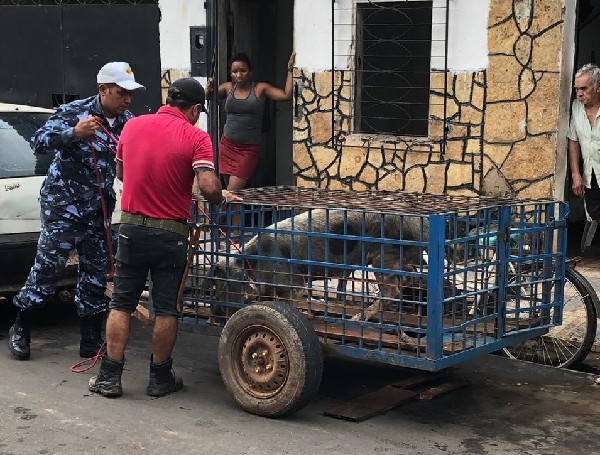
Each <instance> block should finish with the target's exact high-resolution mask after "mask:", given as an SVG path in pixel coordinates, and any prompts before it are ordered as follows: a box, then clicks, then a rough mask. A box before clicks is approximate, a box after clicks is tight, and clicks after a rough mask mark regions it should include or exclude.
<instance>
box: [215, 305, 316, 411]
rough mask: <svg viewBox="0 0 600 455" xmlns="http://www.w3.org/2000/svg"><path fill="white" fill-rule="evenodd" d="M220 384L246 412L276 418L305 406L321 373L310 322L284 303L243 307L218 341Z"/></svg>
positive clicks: (312, 394)
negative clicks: (222, 383) (223, 385)
mask: <svg viewBox="0 0 600 455" xmlns="http://www.w3.org/2000/svg"><path fill="white" fill-rule="evenodd" d="M219 370H220V372H221V378H222V379H223V382H224V383H225V387H226V388H227V391H228V392H229V394H230V395H231V396H232V397H233V399H234V400H235V401H236V402H237V403H238V404H239V405H240V406H241V407H242V408H243V409H245V410H246V411H248V412H251V413H252V414H257V415H260V416H265V417H280V416H283V415H285V414H290V413H292V412H295V411H297V410H299V409H300V408H302V407H303V406H305V405H306V404H307V403H308V401H309V400H310V399H311V398H312V397H313V396H314V395H315V394H316V393H317V391H318V390H319V385H320V384H321V377H322V375H323V351H322V350H321V345H320V343H319V339H318V338H317V335H316V334H315V331H314V329H313V328H312V326H311V324H310V322H308V320H307V319H306V318H305V317H304V316H302V314H301V313H300V312H299V311H298V310H297V309H295V308H294V307H292V306H290V305H289V304H286V303H281V302H261V303H255V304H252V305H248V306H246V307H244V308H242V309H240V310H239V311H237V312H236V313H234V314H233V316H231V318H229V320H228V321H227V324H225V327H224V329H223V332H222V333H221V338H220V340H219Z"/></svg>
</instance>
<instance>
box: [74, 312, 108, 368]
mask: <svg viewBox="0 0 600 455" xmlns="http://www.w3.org/2000/svg"><path fill="white" fill-rule="evenodd" d="M105 315H106V312H104V311H102V312H100V313H96V314H92V315H91V316H83V317H82V318H81V325H80V330H81V342H80V343H79V356H80V357H83V358H84V359H88V358H90V357H94V356H95V355H96V354H97V353H98V350H99V349H100V348H101V347H102V345H103V344H104V340H103V339H102V323H103V322H104V316H105Z"/></svg>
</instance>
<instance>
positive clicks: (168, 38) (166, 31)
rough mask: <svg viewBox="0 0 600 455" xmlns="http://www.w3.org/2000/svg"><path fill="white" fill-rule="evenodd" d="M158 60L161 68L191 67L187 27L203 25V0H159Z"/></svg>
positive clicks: (186, 69) (204, 22)
mask: <svg viewBox="0 0 600 455" xmlns="http://www.w3.org/2000/svg"><path fill="white" fill-rule="evenodd" d="M158 7H159V8H160V13H161V20H160V24H159V27H158V28H159V32H160V63H161V68H162V69H163V71H164V70H168V69H175V70H179V71H190V69H191V65H190V27H201V26H203V25H206V10H205V9H204V1H202V0H159V2H158Z"/></svg>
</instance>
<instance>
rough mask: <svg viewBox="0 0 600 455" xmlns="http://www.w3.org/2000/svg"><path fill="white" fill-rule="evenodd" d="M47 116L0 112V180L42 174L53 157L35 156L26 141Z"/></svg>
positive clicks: (50, 155) (49, 155) (48, 155)
mask: <svg viewBox="0 0 600 455" xmlns="http://www.w3.org/2000/svg"><path fill="white" fill-rule="evenodd" d="M49 116H50V114H43V113H26V112H0V178H11V177H12V178H14V177H30V176H32V175H46V173H47V172H48V167H49V166H50V163H51V162H52V159H53V158H54V155H53V154H52V153H50V154H47V155H35V154H34V153H33V150H32V148H31V145H30V144H29V140H30V139H31V136H33V134H34V133H35V132H36V130H37V129H38V128H39V127H40V126H42V125H43V124H44V123H45V122H46V120H48V117H49Z"/></svg>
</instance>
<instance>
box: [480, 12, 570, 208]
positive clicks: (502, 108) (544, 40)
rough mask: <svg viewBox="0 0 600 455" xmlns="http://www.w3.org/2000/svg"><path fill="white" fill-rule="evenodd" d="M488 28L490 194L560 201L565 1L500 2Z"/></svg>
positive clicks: (486, 171)
mask: <svg viewBox="0 0 600 455" xmlns="http://www.w3.org/2000/svg"><path fill="white" fill-rule="evenodd" d="M488 30H489V31H488V47H489V55H490V61H489V67H488V69H487V77H488V91H487V97H486V105H485V107H486V124H485V134H484V147H483V152H484V159H483V172H484V180H483V185H482V190H483V191H484V192H485V193H487V194H494V195H497V194H506V195H511V196H517V197H520V198H527V197H549V196H552V194H553V188H554V185H555V181H554V173H555V166H556V153H557V150H556V139H557V133H556V130H557V126H558V113H559V109H560V106H559V104H558V102H559V101H558V100H559V93H560V78H561V74H560V68H561V56H562V38H563V0H512V1H511V0H492V1H491V3H490V14H489V19H488Z"/></svg>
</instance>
